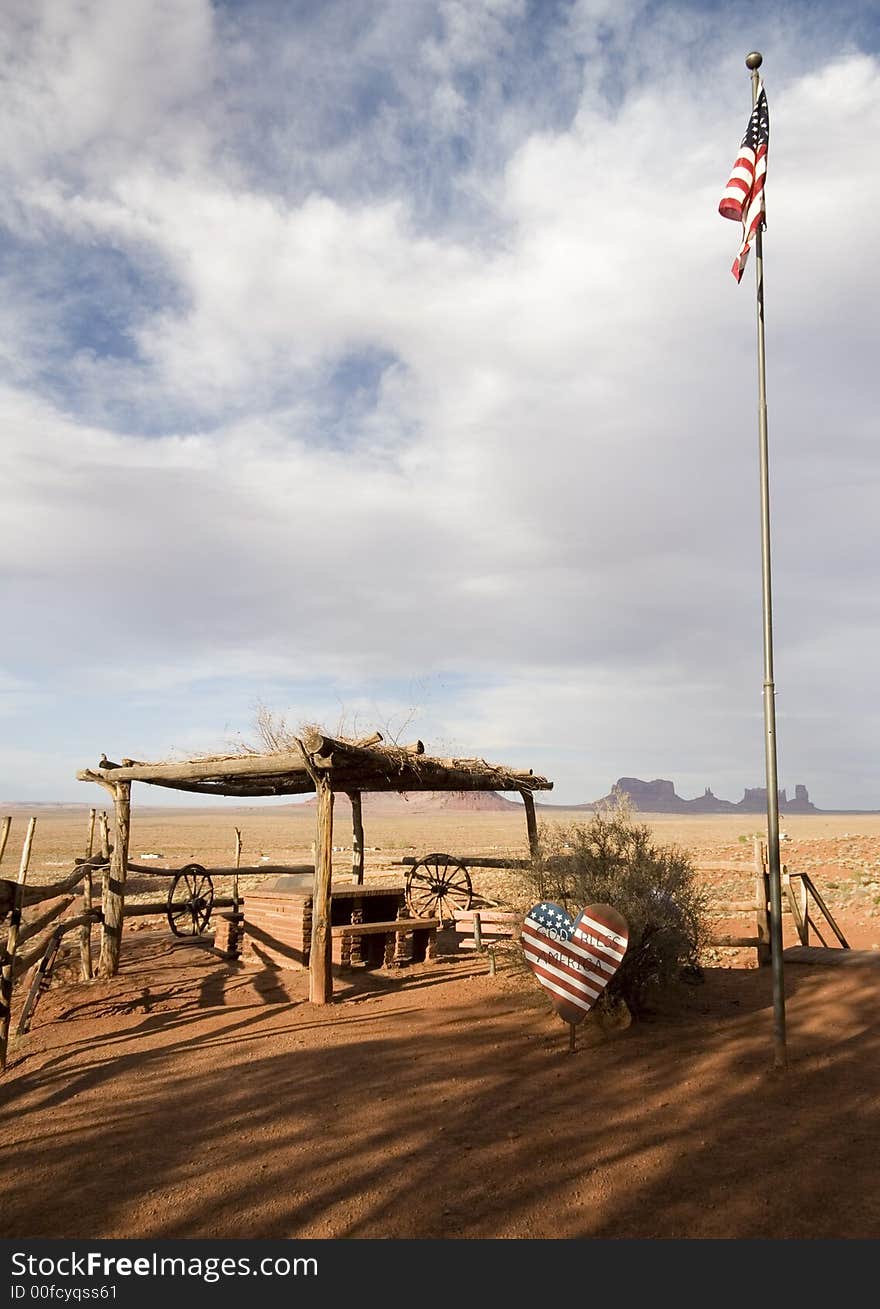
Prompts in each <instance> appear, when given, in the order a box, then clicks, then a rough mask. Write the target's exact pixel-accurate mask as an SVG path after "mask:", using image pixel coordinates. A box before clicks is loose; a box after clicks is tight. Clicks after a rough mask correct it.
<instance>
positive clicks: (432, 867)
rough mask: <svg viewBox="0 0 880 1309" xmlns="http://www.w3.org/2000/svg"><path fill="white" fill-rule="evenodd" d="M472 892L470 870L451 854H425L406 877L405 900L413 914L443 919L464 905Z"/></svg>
mask: <svg viewBox="0 0 880 1309" xmlns="http://www.w3.org/2000/svg"><path fill="white" fill-rule="evenodd" d="M472 895H473V887H472V885H471V878H470V873H469V872H468V870H467V869H466V868H465V866H464V864H462V863H460V862H459V861H458V860H457V859H456V858H455V857H454V856H453V855H448V854H429V855H425V857H424V859H420V860H419V862H418V863H417V864H415V865H414V866H413V868H412V869H411V870H410V873H409V876H408V877H407V879H406V899H407V904H408V905H409V908H410V911H411V912H412V914H413V915H414V917H416V918H439V919H440V921H441V922H445V921H446V919H447V918H448V917H451V916H452V915H453V914H454V913H455V910H456V909H467V908H468V907H469V906H470V902H471V898H472Z"/></svg>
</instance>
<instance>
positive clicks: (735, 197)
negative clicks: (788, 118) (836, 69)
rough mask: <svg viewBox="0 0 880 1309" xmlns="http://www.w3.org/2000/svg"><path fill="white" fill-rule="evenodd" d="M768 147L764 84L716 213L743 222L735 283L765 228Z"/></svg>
mask: <svg viewBox="0 0 880 1309" xmlns="http://www.w3.org/2000/svg"><path fill="white" fill-rule="evenodd" d="M769 144H770V113H769V110H768V109H767V96H766V95H765V94H764V83H763V82H761V83H760V85H759V87H758V98H757V100H756V101H755V107H754V109H753V110H752V116H751V118H750V119H749V125H748V127H747V128H746V134H745V136H744V137H743V139H742V145H741V146H740V148H739V154H738V155H737V157H736V163H735V164H734V165H733V172H732V173H731V174H730V181H729V182H728V183H727V186H726V187H725V189H724V195H723V196H722V197H721V203H720V204H719V206H718V212H719V214H721V216H722V218H732V219H733V220H734V222H737V223H742V229H743V235H742V245H741V246H740V248H739V252H738V254H737V256H736V258H735V259H734V261H733V267H732V268H731V270H730V271H731V272H732V273H733V275H734V277H735V278H736V280H737V282H741V281H742V275H743V272H744V271H745V266H746V260H747V259H748V257H749V251H750V250H751V248H752V245H753V243H754V240H755V234H756V233H757V231H758V229H759V228H764V227H766V226H767V221H766V215H765V212H764V179H765V177H766V175H767V148H768V146H769Z"/></svg>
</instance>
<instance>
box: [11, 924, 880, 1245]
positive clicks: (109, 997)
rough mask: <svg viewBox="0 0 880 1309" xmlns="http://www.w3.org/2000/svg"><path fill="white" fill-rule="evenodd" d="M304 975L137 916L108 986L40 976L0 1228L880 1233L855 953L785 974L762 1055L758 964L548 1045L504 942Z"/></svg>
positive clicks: (764, 1031)
mask: <svg viewBox="0 0 880 1309" xmlns="http://www.w3.org/2000/svg"><path fill="white" fill-rule="evenodd" d="M876 930H877V929H876V927H874V926H873V924H872V926H871V929H870V931H873V932H875V933H876ZM869 935H870V933H869ZM853 939H854V943H855V944H866V945H867V944H869V943H870V941H869V939H868V937H865V938H864V939H859V936H858V934H857V933H855V932H854V933H853ZM752 958H754V954H753V953H752ZM873 962H874V963H875V964H876V962H877V961H876V960H875V961H873ZM306 981H307V979H306V977H305V975H304V974H303V973H293V972H269V971H261V970H260V969H258V968H252V967H246V966H240V965H230V964H228V963H226V962H224V961H223V960H221V959H220V958H219V957H217V956H216V955H214V954H213V953H212V952H211V950H210V949H209V948H207V947H206V946H205V945H204V944H201V943H195V944H193V943H188V942H176V941H174V940H172V939H171V938H169V937H168V936H167V935H165V934H160V933H156V932H153V931H145V932H140V933H137V934H132V936H131V938H130V941H129V942H128V945H127V953H126V957H125V965H124V971H123V973H122V975H121V976H120V977H118V978H117V979H114V980H113V981H112V982H101V983H95V984H92V985H89V986H82V985H76V986H72V987H69V988H66V989H53V990H52V991H50V992H49V993H48V994H47V995H46V996H45V997H44V999H43V1001H42V1003H41V1007H40V1009H39V1011H38V1014H37V1018H36V1021H35V1025H34V1030H33V1032H32V1033H31V1034H30V1035H29V1036H28V1037H26V1038H23V1039H22V1040H20V1041H19V1042H17V1043H16V1044H15V1046H14V1047H13V1049H12V1052H11V1060H10V1068H9V1071H8V1072H7V1075H6V1077H5V1079H4V1081H3V1083H2V1090H0V1094H2V1097H3V1101H4V1115H3V1123H2V1127H0V1147H2V1148H0V1185H2V1194H3V1207H2V1220H0V1234H2V1235H3V1236H5V1237H38V1236H48V1237H86V1236H90V1237H122V1236H129V1237H131V1236H139V1237H153V1238H155V1237H181V1236H183V1237H195V1236H216V1237H290V1236H300V1237H458V1236H464V1237H661V1238H669V1237H728V1238H735V1237H876V1236H877V1235H878V1234H880V1189H878V1186H877V1178H876V1171H877V1159H878V1158H880V1113H878V1105H880V1012H878V1006H877V993H878V985H880V968H878V967H877V966H871V965H870V964H866V965H864V966H861V967H856V968H836V969H832V968H816V967H805V966H790V967H789V968H788V969H787V989H788V1018H789V1048H790V1054H791V1067H790V1070H789V1072H788V1073H787V1074H785V1075H779V1074H773V1073H772V1072H771V1071H770V1068H769V1065H770V1058H771V1012H770V974H769V970H766V969H762V970H757V969H755V968H754V967H752V968H729V967H718V968H710V969H709V970H708V971H707V974H706V980H705V983H704V984H703V985H698V986H690V987H683V988H682V991H681V994H680V995H679V996H677V997H676V998H675V1000H674V1001H673V1002H671V1003H670V1004H669V1005H668V1006H667V1008H666V1010H665V1012H663V1013H662V1014H657V1015H655V1016H654V1017H653V1018H652V1020H651V1021H649V1022H640V1023H636V1024H634V1025H633V1026H631V1027H630V1028H629V1029H628V1030H626V1031H621V1032H617V1033H614V1034H610V1035H603V1033H602V1032H601V1031H599V1030H598V1029H597V1028H594V1027H590V1028H582V1029H580V1032H579V1037H578V1044H579V1048H578V1049H577V1051H576V1052H575V1054H574V1055H569V1054H568V1053H567V1034H566V1029H565V1028H564V1027H563V1026H562V1024H561V1023H560V1022H559V1021H558V1019H556V1018H554V1017H553V1016H552V1015H551V1014H550V1013H549V1011H548V1007H547V1005H546V1003H545V1001H544V999H543V998H542V995H541V993H540V992H539V991H538V989H537V987H536V986H535V984H534V982H533V981H532V979H531V978H530V977H529V976H528V975H526V974H523V973H520V972H519V971H517V969H516V968H515V967H514V965H513V964H512V963H511V962H509V961H508V962H507V963H506V964H505V965H504V966H503V967H502V968H501V969H500V971H499V975H498V976H497V977H495V978H492V977H489V976H488V975H487V974H486V971H485V963H484V962H482V961H479V960H475V959H473V958H464V959H459V958H454V957H449V958H443V957H441V958H439V959H438V960H437V961H435V962H434V963H430V964H424V965H419V966H416V967H414V968H411V969H409V970H405V971H404V972H402V973H400V974H392V973H384V972H379V973H371V974H370V975H369V976H368V977H361V976H358V977H356V979H355V980H354V981H352V982H348V981H346V982H343V981H341V980H338V981H337V984H336V985H337V995H336V1000H335V1002H334V1004H333V1005H332V1006H330V1007H328V1008H326V1009H318V1008H315V1007H312V1006H310V1005H309V1004H308V1003H307V1000H306V995H307V986H306Z"/></svg>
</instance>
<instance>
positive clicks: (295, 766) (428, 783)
mask: <svg viewBox="0 0 880 1309" xmlns="http://www.w3.org/2000/svg"><path fill="white" fill-rule="evenodd" d="M292 739H293V742H294V743H295V745H294V748H282V749H278V750H268V751H265V752H263V753H256V752H250V751H244V752H242V751H239V752H238V753H237V754H225V755H207V756H205V755H203V756H200V757H198V758H195V759H190V760H186V761H184V762H180V763H155V764H146V763H139V762H136V761H135V760H130V759H124V760H123V761H122V762H121V764H114V763H112V762H111V761H110V760H108V759H107V758H106V757H102V760H101V764H100V765H99V768H98V770H92V769H85V770H83V771H82V772H80V773H79V774H78V777H79V778H80V780H81V781H98V782H102V783H104V784H105V785H106V784H107V783H108V782H113V783H115V782H123V781H137V782H147V783H149V784H151V785H153V786H165V787H170V788H173V789H175V790H180V791H192V792H196V793H198V794H201V795H225V796H237V797H242V798H247V797H252V796H271V795H302V794H305V793H307V792H310V791H315V790H316V789H317V788H318V787H319V786H320V785H322V784H324V783H327V784H329V785H330V786H331V788H332V789H333V790H337V791H527V792H532V791H549V790H551V789H552V785H553V784H552V782H548V781H547V779H546V778H544V777H539V776H537V775H536V774H535V773H534V772H533V771H532V770H531V769H528V770H521V769H511V768H507V767H505V766H504V765H503V764H491V763H489V762H488V761H487V760H485V759H454V758H453V759H450V758H443V759H439V758H435V757H433V756H431V755H427V754H425V747H424V745H423V744H422V742H421V741H416V742H414V743H413V744H410V745H400V744H396V743H388V742H385V741H384V740H383V737H382V734H381V732H374V733H373V734H372V735H371V736H367V737H361V738H358V739H350V738H346V737H340V736H329V735H328V734H327V733H325V732H322V731H320V730H319V729H318V728H315V727H309V728H305V729H303V732H302V735H301V736H294V737H293V738H292Z"/></svg>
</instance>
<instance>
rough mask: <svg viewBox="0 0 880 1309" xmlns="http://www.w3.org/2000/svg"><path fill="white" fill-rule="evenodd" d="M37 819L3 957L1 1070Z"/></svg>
mask: <svg viewBox="0 0 880 1309" xmlns="http://www.w3.org/2000/svg"><path fill="white" fill-rule="evenodd" d="M36 826H37V820H36V818H32V819H31V820H30V822H29V823H28V829H27V834H26V835H25V838H24V845H23V846H22V848H21V863H20V864H19V867H18V882H17V883H16V888H15V904H14V905H13V907H12V913H11V914H10V916H9V933H8V935H7V937H6V950H5V952H4V955H3V967H2V971H0V1069H2V1068H5V1067H6V1048H7V1046H8V1044H9V1020H10V1018H11V1017H12V986H13V980H14V977H15V972H14V969H15V952H16V950H17V949H18V934H19V932H20V930H21V902H22V896H23V893H24V884H25V882H26V881H27V873H28V864H29V863H30V861H31V846H32V845H33V843H34V829H35V828H36Z"/></svg>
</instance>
